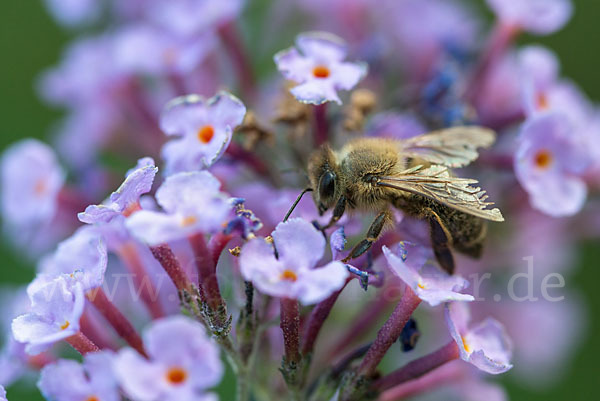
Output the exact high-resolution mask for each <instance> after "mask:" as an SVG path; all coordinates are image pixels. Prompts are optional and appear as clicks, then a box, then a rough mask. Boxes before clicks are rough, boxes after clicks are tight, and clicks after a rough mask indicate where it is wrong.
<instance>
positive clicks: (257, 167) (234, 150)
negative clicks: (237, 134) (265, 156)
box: [225, 142, 272, 179]
mask: <svg viewBox="0 0 600 401" xmlns="http://www.w3.org/2000/svg"><path fill="white" fill-rule="evenodd" d="M225 153H227V154H228V155H229V156H231V157H233V158H234V159H236V160H239V161H241V162H243V163H244V164H246V165H247V166H248V167H250V168H251V169H252V170H254V172H256V173H257V174H258V175H261V176H264V177H267V178H269V179H272V176H271V172H270V170H269V167H268V166H267V165H266V164H265V163H264V162H263V161H262V160H261V159H259V158H258V157H257V156H256V155H255V154H254V153H252V152H249V151H247V150H246V149H244V148H242V147H241V146H240V145H238V144H237V143H235V142H231V143H230V144H229V146H228V147H227V150H226V151H225Z"/></svg>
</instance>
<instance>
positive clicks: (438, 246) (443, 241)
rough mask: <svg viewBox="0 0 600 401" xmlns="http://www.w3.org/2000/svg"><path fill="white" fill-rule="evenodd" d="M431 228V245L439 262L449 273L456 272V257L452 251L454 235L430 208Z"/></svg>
mask: <svg viewBox="0 0 600 401" xmlns="http://www.w3.org/2000/svg"><path fill="white" fill-rule="evenodd" d="M429 230H430V235H431V246H432V248H433V253H434V254H435V258H436V259H437V261H438V263H439V264H440V266H441V267H442V269H444V270H445V271H446V272H448V273H449V274H453V273H454V257H453V256H452V252H451V251H450V245H451V243H452V236H451V235H450V232H449V231H448V229H447V228H446V226H445V225H444V223H443V222H442V219H440V216H438V214H437V213H436V212H434V211H433V210H429Z"/></svg>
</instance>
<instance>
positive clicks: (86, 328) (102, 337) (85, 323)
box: [79, 308, 117, 351]
mask: <svg viewBox="0 0 600 401" xmlns="http://www.w3.org/2000/svg"><path fill="white" fill-rule="evenodd" d="M79 327H80V331H81V333H83V334H84V335H85V336H86V337H87V338H89V339H90V340H91V341H92V342H93V343H94V344H96V345H98V347H100V349H110V350H113V351H114V350H116V349H117V347H116V346H115V344H113V341H111V339H110V338H109V336H108V335H107V333H106V332H105V331H102V330H98V324H97V323H96V322H95V321H94V317H93V316H91V315H90V309H87V308H86V309H85V310H84V312H83V314H82V315H81V319H80V320H79Z"/></svg>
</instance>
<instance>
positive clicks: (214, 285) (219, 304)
mask: <svg viewBox="0 0 600 401" xmlns="http://www.w3.org/2000/svg"><path fill="white" fill-rule="evenodd" d="M189 241H190V245H191V246H192V250H193V251H194V257H195V261H196V268H197V269H198V284H199V286H200V294H201V295H202V296H204V297H205V299H204V301H206V302H207V304H208V306H209V307H210V308H211V309H212V310H213V311H218V310H220V309H222V308H226V306H225V300H223V297H222V296H221V290H220V289H219V280H218V279H217V265H216V263H215V262H214V256H213V254H212V252H211V251H210V250H209V248H208V246H207V244H206V240H205V238H204V234H202V233H198V234H194V235H192V236H190V237H189Z"/></svg>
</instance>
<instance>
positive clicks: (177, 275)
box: [150, 244, 192, 291]
mask: <svg viewBox="0 0 600 401" xmlns="http://www.w3.org/2000/svg"><path fill="white" fill-rule="evenodd" d="M150 251H151V252H152V255H153V256H154V258H155V259H156V260H158V262H159V263H160V265H161V266H162V267H163V269H164V270H165V271H166V272H167V274H168V275H169V277H170V278H171V280H172V281H173V284H175V287H176V288H177V290H179V291H183V290H185V291H191V290H192V282H191V281H190V279H189V278H188V276H187V274H186V273H185V271H183V269H182V267H181V265H180V264H179V261H178V260H177V258H176V257H175V254H174V253H173V251H172V250H171V247H169V245H167V244H162V245H157V246H153V247H150Z"/></svg>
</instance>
